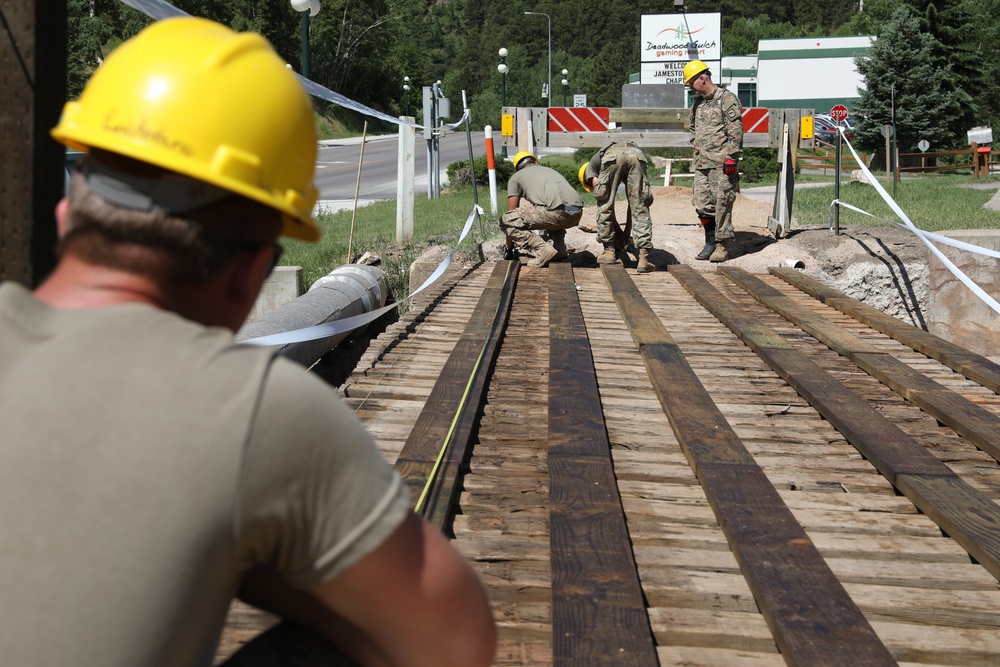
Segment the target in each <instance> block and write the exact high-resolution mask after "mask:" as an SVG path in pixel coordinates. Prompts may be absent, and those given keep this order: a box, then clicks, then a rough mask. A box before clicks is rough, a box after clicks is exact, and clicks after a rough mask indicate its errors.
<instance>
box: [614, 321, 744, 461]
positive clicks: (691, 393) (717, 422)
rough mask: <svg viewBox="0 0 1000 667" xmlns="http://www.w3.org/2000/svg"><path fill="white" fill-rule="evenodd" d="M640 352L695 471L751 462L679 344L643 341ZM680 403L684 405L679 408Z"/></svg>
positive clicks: (664, 410) (664, 409) (665, 411)
mask: <svg viewBox="0 0 1000 667" xmlns="http://www.w3.org/2000/svg"><path fill="white" fill-rule="evenodd" d="M623 317H624V313H623ZM626 323H628V320H627V319H626ZM661 326H662V325H661ZM641 352H642V360H643V363H644V364H645V365H646V370H647V372H648V374H649V379H650V381H652V383H653V387H654V389H655V391H656V395H657V396H658V397H659V399H660V405H661V407H662V408H663V412H664V414H666V415H667V418H668V419H669V420H670V426H671V427H672V428H673V431H674V435H675V436H676V437H677V440H678V441H679V442H680V443H681V447H682V448H683V449H684V453H685V454H686V455H687V457H688V462H689V464H690V465H691V469H692V470H694V471H695V474H698V471H699V467H700V466H701V465H703V464H705V463H712V464H731V465H732V464H736V465H752V464H753V463H754V460H753V457H752V456H750V453H749V452H747V450H746V447H744V446H743V443H742V442H740V439H739V437H738V436H737V435H736V433H734V432H733V429H732V427H731V426H730V425H729V422H728V421H727V420H726V418H725V416H724V415H723V414H722V412H721V411H720V410H719V407H718V406H717V405H716V404H715V401H713V400H712V399H711V396H709V394H708V392H707V391H705V387H704V386H703V385H702V384H701V381H700V380H698V376H697V375H695V373H694V371H693V370H692V369H691V366H690V365H689V364H688V362H687V360H686V359H685V358H684V354H683V353H682V352H681V351H680V348H678V347H677V346H676V345H646V346H645V347H643V348H642V350H641ZM682 405H683V406H684V408H683V409H678V406H682Z"/></svg>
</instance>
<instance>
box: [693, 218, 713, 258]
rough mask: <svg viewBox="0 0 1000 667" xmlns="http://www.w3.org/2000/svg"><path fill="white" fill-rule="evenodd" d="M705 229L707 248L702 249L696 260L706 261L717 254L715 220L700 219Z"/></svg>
mask: <svg viewBox="0 0 1000 667" xmlns="http://www.w3.org/2000/svg"><path fill="white" fill-rule="evenodd" d="M698 220H699V221H701V225H702V227H704V229H705V247H704V248H702V249H701V252H699V253H698V254H697V255H696V256H695V259H700V260H706V259H708V258H709V257H711V256H712V253H713V252H715V245H716V244H715V218H698Z"/></svg>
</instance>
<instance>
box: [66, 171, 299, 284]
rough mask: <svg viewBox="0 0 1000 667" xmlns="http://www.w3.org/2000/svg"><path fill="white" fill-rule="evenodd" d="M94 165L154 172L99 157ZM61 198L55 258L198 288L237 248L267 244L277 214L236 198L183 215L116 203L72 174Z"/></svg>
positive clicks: (271, 238) (276, 224)
mask: <svg viewBox="0 0 1000 667" xmlns="http://www.w3.org/2000/svg"><path fill="white" fill-rule="evenodd" d="M84 159H87V158H84ZM101 160H102V161H107V160H110V161H111V162H113V163H114V164H115V166H116V167H118V168H121V169H132V170H137V171H143V172H146V173H155V170H157V169H158V168H157V167H152V166H150V165H148V164H146V163H142V162H138V161H136V160H131V159H129V158H126V157H123V156H120V155H114V154H110V153H106V152H102V154H101ZM69 200H70V208H69V213H68V216H67V221H66V230H65V233H64V235H63V237H62V239H61V240H60V243H59V248H58V252H59V255H60V256H62V255H65V254H72V255H75V256H77V257H79V258H80V259H82V260H84V261H86V262H88V263H90V264H97V265H100V266H106V267H110V268H114V269H120V270H123V271H128V272H129V273H135V274H138V275H143V276H147V277H150V278H153V279H156V280H164V281H168V282H170V283H175V284H196V285H198V284H204V283H205V282H207V281H208V280H210V279H211V278H212V277H214V276H215V275H217V273H218V271H219V270H221V269H222V267H223V266H225V264H226V263H227V261H228V260H229V259H230V258H231V257H232V256H233V254H234V253H235V252H236V251H237V250H239V249H246V248H250V247H254V246H260V245H266V244H269V243H274V241H275V240H276V239H277V237H278V235H279V234H280V232H281V213H280V212H279V211H277V210H275V209H272V208H270V207H268V206H265V205H263V204H260V203H258V202H255V201H252V200H250V199H247V198H246V197H242V196H240V195H237V194H233V195H232V196H230V197H226V198H225V199H223V200H221V201H218V202H215V203H212V204H209V205H207V206H205V207H203V208H200V209H198V210H196V211H192V212H190V213H184V214H171V213H167V212H165V211H162V210H149V211H143V210H136V209H132V208H127V207H124V206H119V205H117V204H114V203H111V202H109V201H107V200H106V199H104V198H103V197H101V196H100V195H98V194H97V193H95V192H94V191H93V190H92V189H91V188H90V186H89V185H88V183H87V180H86V178H85V177H84V175H83V173H82V172H81V170H80V169H76V170H74V172H73V175H72V176H71V178H70V188H69Z"/></svg>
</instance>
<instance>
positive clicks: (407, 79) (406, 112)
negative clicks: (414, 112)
mask: <svg viewBox="0 0 1000 667" xmlns="http://www.w3.org/2000/svg"><path fill="white" fill-rule="evenodd" d="M403 92H404V93H405V95H406V102H405V103H404V106H403V109H404V110H403V115H404V116H406V117H409V116H410V77H408V76H404V77H403Z"/></svg>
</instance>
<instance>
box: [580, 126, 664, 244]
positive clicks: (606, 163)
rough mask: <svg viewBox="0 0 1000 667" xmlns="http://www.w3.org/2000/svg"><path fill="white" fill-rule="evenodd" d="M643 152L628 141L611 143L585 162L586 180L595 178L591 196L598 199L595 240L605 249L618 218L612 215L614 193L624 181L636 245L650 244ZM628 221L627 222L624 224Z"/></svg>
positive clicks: (650, 197) (649, 201) (648, 194)
mask: <svg viewBox="0 0 1000 667" xmlns="http://www.w3.org/2000/svg"><path fill="white" fill-rule="evenodd" d="M647 161H648V160H647V158H646V154H645V153H643V152H642V151H641V150H639V147H638V146H636V145H635V144H632V143H629V142H617V143H611V144H608V145H607V146H605V147H604V148H602V149H601V150H599V151H597V153H595V154H594V157H592V158H591V159H590V163H589V164H587V169H586V171H585V172H584V177H585V178H586V179H588V181H589V179H591V178H594V177H597V185H596V186H595V187H594V198H595V199H597V206H598V208H597V240H598V241H600V242H601V243H602V244H603V245H604V247H605V248H607V247H609V246H610V245H611V244H612V243H614V240H615V229H616V228H617V227H618V220H617V218H616V216H615V193H617V192H618V186H619V185H621V184H622V183H624V184H625V196H626V197H627V198H628V205H629V210H630V211H631V212H632V237H633V239H634V242H635V247H636V248H647V249H648V248H652V247H653V221H652V219H651V218H650V217H649V205H650V204H652V203H653V193H652V192H651V191H650V189H649V180H648V179H647V178H646V162H647ZM627 222H628V221H626V224H627Z"/></svg>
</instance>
